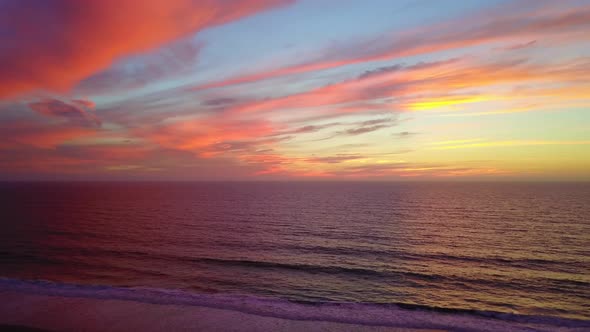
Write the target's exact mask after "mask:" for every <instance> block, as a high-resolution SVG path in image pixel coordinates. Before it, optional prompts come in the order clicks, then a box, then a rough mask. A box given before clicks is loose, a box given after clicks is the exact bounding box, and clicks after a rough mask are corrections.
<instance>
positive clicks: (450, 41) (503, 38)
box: [196, 1, 590, 90]
mask: <svg viewBox="0 0 590 332" xmlns="http://www.w3.org/2000/svg"><path fill="white" fill-rule="evenodd" d="M537 6H540V7H541V8H535V7H537ZM589 26H590V6H584V5H581V6H569V7H568V6H560V5H559V4H558V3H555V2H547V1H539V2H537V3H535V2H526V1H523V2H519V3H516V4H513V5H508V6H506V5H505V6H501V7H499V8H497V9H496V10H493V11H491V10H489V9H487V10H485V11H482V12H478V13H473V14H471V15H470V17H465V18H455V19H453V20H451V21H448V22H445V23H442V24H441V23H438V24H432V25H429V26H425V27H423V28H420V29H415V30H411V31H404V32H401V33H390V34H386V35H384V36H383V37H381V38H372V39H369V40H362V41H353V42H349V43H344V44H340V45H336V46H333V47H331V48H328V49H325V50H323V51H319V52H317V54H319V56H317V57H316V58H314V59H310V60H307V61H304V62H301V63H297V64H294V65H290V66H286V67H282V68H276V69H271V70H267V71H261V72H258V73H253V74H247V75H241V76H236V77H233V78H228V79H226V80H221V81H217V82H211V83H207V84H203V85H200V86H198V87H196V89H197V90H200V89H210V88H218V87H224V86H229V85H235V84H243V83H249V82H255V81H260V80H265V79H270V78H275V77H279V76H285V75H293V74H299V73H305V72H311V71H319V70H324V69H330V68H335V67H341V66H346V65H351V64H357V63H363V62H370V61H382V60H391V59H396V58H401V57H408V56H415V55H420V54H430V53H435V52H440V51H445V50H450V49H460V48H467V47H472V46H477V45H482V44H487V43H499V42H512V43H513V42H514V41H519V40H521V39H529V40H530V39H531V38H545V39H546V38H549V37H558V36H561V37H563V36H566V37H568V38H575V39H576V40H578V41H583V40H586V41H587V40H589V37H588V34H587V33H585V31H586V30H587V29H588V27H589ZM392 69H395V67H393V68H392ZM377 73H378V72H377ZM368 74H369V73H368ZM370 75H371V74H369V76H370ZM361 76H363V75H361Z"/></svg>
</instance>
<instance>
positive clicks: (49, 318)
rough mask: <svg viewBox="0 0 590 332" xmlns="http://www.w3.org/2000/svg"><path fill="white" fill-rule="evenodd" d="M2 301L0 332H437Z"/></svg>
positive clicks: (183, 309)
mask: <svg viewBox="0 0 590 332" xmlns="http://www.w3.org/2000/svg"><path fill="white" fill-rule="evenodd" d="M0 298H1V299H2V301H1V303H0V331H22V332H43V331H56V332H57V331H85V332H93V331H405V332H407V331H420V332H426V331H440V330H422V329H421V330H417V329H405V328H397V327H387V326H367V325H355V324H344V323H336V322H325V321H302V320H289V319H283V318H276V317H265V316H258V315H252V314H247V313H243V312H239V311H232V310H225V309H215V308H207V307H199V306H183V305H162V304H150V303H141V302H133V301H123V300H103V299H91V298H78V297H59V296H47V295H36V294H29V293H21V292H11V291H2V292H0ZM11 328H12V329H11Z"/></svg>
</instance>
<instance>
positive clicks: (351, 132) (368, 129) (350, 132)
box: [342, 125, 391, 135]
mask: <svg viewBox="0 0 590 332" xmlns="http://www.w3.org/2000/svg"><path fill="white" fill-rule="evenodd" d="M389 127H391V126H388V125H376V126H369V127H358V128H351V129H347V130H345V131H344V132H342V133H343V134H346V135H360V134H366V133H370V132H373V131H377V130H379V129H383V128H389Z"/></svg>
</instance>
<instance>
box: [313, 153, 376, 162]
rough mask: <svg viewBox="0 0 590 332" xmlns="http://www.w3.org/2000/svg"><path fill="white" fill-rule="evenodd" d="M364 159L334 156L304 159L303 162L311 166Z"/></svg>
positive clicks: (359, 156)
mask: <svg viewBox="0 0 590 332" xmlns="http://www.w3.org/2000/svg"><path fill="white" fill-rule="evenodd" d="M363 158H365V157H363V156H361V155H342V154H341V155H336V156H328V157H312V158H307V159H305V162H308V163H312V164H339V163H342V162H346V161H350V160H358V159H363Z"/></svg>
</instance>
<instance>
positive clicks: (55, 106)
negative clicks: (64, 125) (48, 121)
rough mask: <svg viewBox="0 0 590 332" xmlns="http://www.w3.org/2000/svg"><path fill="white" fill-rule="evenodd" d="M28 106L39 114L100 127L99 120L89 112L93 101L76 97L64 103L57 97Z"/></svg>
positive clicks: (92, 106)
mask: <svg viewBox="0 0 590 332" xmlns="http://www.w3.org/2000/svg"><path fill="white" fill-rule="evenodd" d="M29 107H30V108H31V109H32V110H34V111H35V112H37V113H39V114H43V115H45V116H51V117H60V118H65V119H68V120H69V121H71V122H72V123H76V124H80V125H83V126H88V127H100V125H101V122H100V120H99V119H98V118H97V117H96V115H94V114H92V113H91V110H92V108H94V103H93V102H92V101H89V100H81V99H76V100H72V101H71V102H70V103H65V102H63V101H61V100H57V99H44V100H41V101H38V102H34V103H30V104H29Z"/></svg>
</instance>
